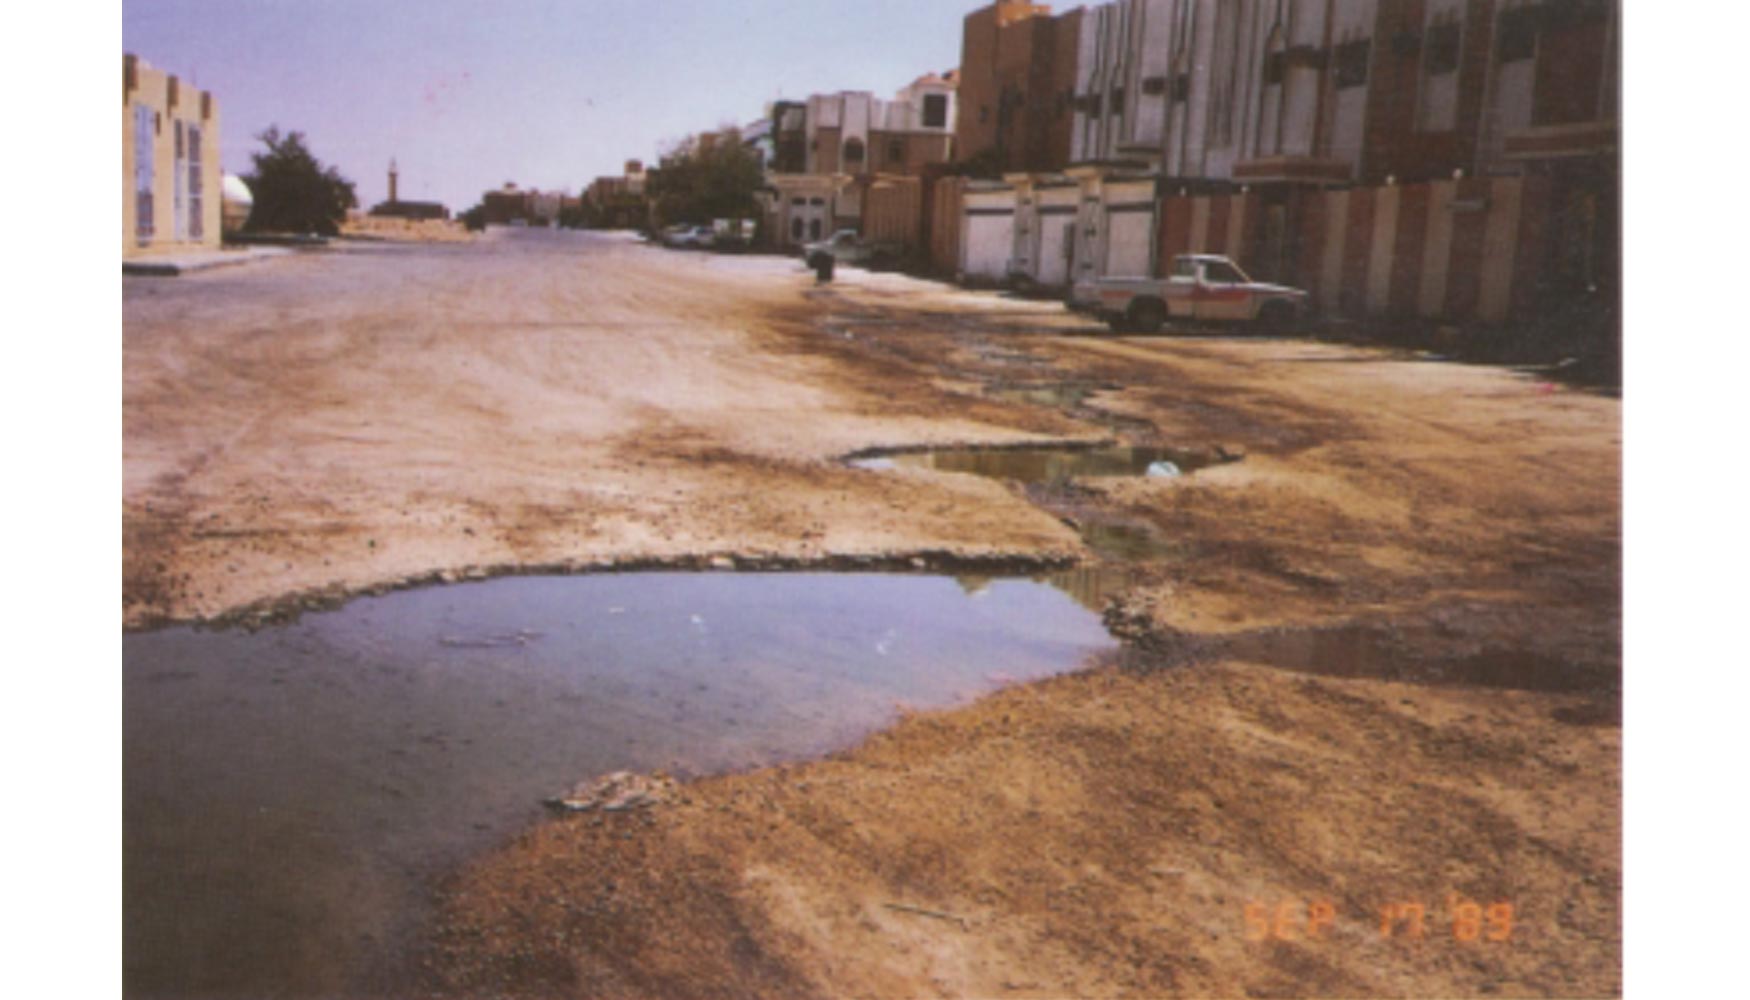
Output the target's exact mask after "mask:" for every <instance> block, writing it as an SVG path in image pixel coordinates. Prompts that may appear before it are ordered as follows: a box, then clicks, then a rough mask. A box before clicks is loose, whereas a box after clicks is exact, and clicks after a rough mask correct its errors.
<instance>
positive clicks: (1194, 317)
mask: <svg viewBox="0 0 1750 1000" xmlns="http://www.w3.org/2000/svg"><path fill="white" fill-rule="evenodd" d="M1310 300H1311V297H1310V296H1309V295H1308V294H1307V293H1306V292H1304V291H1302V290H1300V289H1298V288H1289V287H1288V286H1286V285H1272V284H1269V283H1267V282H1262V281H1253V280H1252V279H1251V277H1249V276H1248V275H1247V274H1246V272H1244V271H1242V270H1240V267H1239V265H1238V264H1235V263H1234V262H1233V261H1231V260H1229V259H1228V258H1226V257H1223V256H1222V255H1220V254H1211V253H1188V254H1181V255H1179V256H1177V257H1174V258H1173V266H1172V267H1171V268H1169V269H1168V272H1167V276H1166V277H1165V278H1095V279H1092V280H1088V281H1078V282H1076V283H1075V287H1074V288H1073V289H1071V291H1070V296H1069V303H1068V305H1069V308H1070V309H1072V310H1074V311H1076V312H1080V313H1087V314H1089V315H1091V316H1097V317H1099V318H1100V319H1103V320H1105V321H1106V323H1107V324H1108V325H1110V326H1111V327H1112V329H1114V330H1117V331H1119V332H1127V333H1153V332H1155V331H1156V330H1159V329H1160V328H1161V326H1162V324H1164V323H1166V322H1167V320H1169V319H1179V320H1190V321H1193V322H1211V321H1222V322H1238V323H1252V324H1255V325H1256V326H1258V327H1259V328H1261V329H1264V330H1268V331H1271V332H1276V333H1281V332H1286V331H1287V330H1289V329H1292V328H1293V327H1294V325H1295V324H1296V323H1298V322H1300V321H1302V320H1304V319H1306V317H1307V315H1308V313H1309V311H1310V306H1309V303H1310Z"/></svg>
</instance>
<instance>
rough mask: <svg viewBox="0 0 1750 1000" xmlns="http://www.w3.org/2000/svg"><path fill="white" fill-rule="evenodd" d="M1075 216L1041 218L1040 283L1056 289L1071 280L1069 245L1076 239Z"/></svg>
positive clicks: (1047, 216) (1043, 216)
mask: <svg viewBox="0 0 1750 1000" xmlns="http://www.w3.org/2000/svg"><path fill="white" fill-rule="evenodd" d="M1075 229H1076V223H1075V216H1073V215H1041V216H1040V218H1039V272H1038V274H1039V279H1038V280H1039V283H1040V284H1041V285H1045V286H1046V287H1048V288H1056V287H1058V286H1059V285H1062V284H1064V283H1065V282H1066V281H1067V280H1068V279H1069V243H1070V240H1071V239H1073V238H1074V237H1075Z"/></svg>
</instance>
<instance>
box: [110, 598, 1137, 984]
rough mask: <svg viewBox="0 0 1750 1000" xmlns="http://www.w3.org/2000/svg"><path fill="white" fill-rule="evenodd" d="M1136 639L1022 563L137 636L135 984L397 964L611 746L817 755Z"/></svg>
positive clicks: (131, 811)
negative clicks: (437, 895) (419, 933)
mask: <svg viewBox="0 0 1750 1000" xmlns="http://www.w3.org/2000/svg"><path fill="white" fill-rule="evenodd" d="M1113 648H1115V643H1114V642H1113V641H1112V639H1111V638H1110V637H1109V636H1108V635H1107V634H1106V633H1105V631H1104V630H1103V629H1102V628H1101V626H1100V623H1099V620H1098V618H1097V616H1095V615H1093V614H1090V613H1089V612H1088V611H1087V610H1085V609H1084V608H1082V607H1079V606H1077V604H1076V603H1075V602H1073V601H1071V600H1070V599H1069V598H1067V597H1066V596H1065V595H1064V594H1063V593H1060V592H1059V591H1057V590H1054V589H1052V588H1051V587H1048V586H1044V585H1042V584H1039V583H1035V582H1030V581H1026V580H1008V579H1003V580H986V581H982V582H980V583H979V584H978V585H977V586H975V587H974V586H964V585H957V582H956V581H955V580H953V579H951V578H947V577H931V576H912V575H882V574H822V573H812V574H809V573H792V574H778V573H773V574H681V573H639V574H617V575H604V576H579V577H557V578H555V577H510V578H504V579H499V580H491V581H485V582H478V583H465V584H456V585H452V586H448V587H438V588H430V589H425V590H414V591H405V592H399V593H395V594H390V595H387V596H383V597H376V598H362V599H359V600H357V601H354V602H352V603H350V604H348V605H347V606H345V607H344V608H341V609H339V610H337V611H333V612H326V613H321V614H311V615H306V616H305V617H304V618H302V619H301V620H299V621H298V622H295V623H292V624H290V625H285V626H280V627H275V628H270V629H264V630H262V631H259V632H255V633H244V632H235V631H226V632H205V631H197V630H194V629H188V628H177V629H167V630H163V631H157V632H150V633H139V634H130V635H125V636H124V637H123V697H124V701H123V715H124V728H123V745H124V749H123V754H124V768H125V771H124V775H125V778H124V788H123V798H124V804H123V860H124V895H123V911H124V912H123V941H124V985H125V987H126V989H127V991H128V992H129V993H130V994H132V995H136V996H144V995H153V994H164V995H182V996H186V995H191V994H203V993H204V994H226V995H268V994H272V995H293V996H307V995H336V994H344V995H355V996H356V995H368V994H370V993H373V992H380V993H395V992H398V991H404V989H405V984H406V982H407V978H406V977H407V976H408V975H410V970H407V969H405V968H400V967H398V965H397V962H396V956H397V955H398V954H399V953H400V951H399V949H400V947H401V946H402V945H404V944H405V943H406V942H407V941H408V940H409V939H410V937H409V936H410V935H411V934H413V933H414V932H415V928H416V924H417V921H418V920H419V918H420V916H421V913H422V910H421V907H422V906H423V902H424V900H425V898H426V896H425V893H426V891H427V887H428V886H429V884H430V881H431V879H433V878H434V877H436V876H437V875H439V874H441V873H442V872H443V871H445V870H447V869H448V868H450V867H451V866H453V865H455V864H456V863H458V862H460V861H461V860H463V859H465V858H466V857H468V856H469V855H470V854H472V853H475V852H478V851H480V850H484V849H486V848H488V847H490V846H491V845H492V844H494V843H497V842H499V841H501V840H502V839H504V838H505V837H507V836H509V835H510V834H512V833H514V832H516V831H517V830H519V829H522V828H524V827H526V825H527V824H528V823H530V822H531V821H533V820H534V819H536V818H537V817H538V816H539V815H540V812H541V810H540V806H539V801H540V800H541V799H542V798H543V797H545V796H548V795H552V794H555V793H557V792H560V791H562V790H564V789H566V788H569V787H571V786H572V785H573V784H574V783H575V782H577V781H579V780H581V779H583V778H587V777H591V776H594V775H597V774H600V773H604V772H608V771H613V770H618V769H630V770H649V769H655V768H661V767H666V768H669V769H672V770H674V771H676V772H678V773H681V774H686V773H705V772H715V771H722V770H726V769H734V768H740V767H750V766H756V765H760V764H765V763H771V762H775V761H782V760H793V759H801V758H807V757H811V756H816V755H819V754H821V753H824V752H827V751H830V750H833V749H836V748H841V747H844V746H847V745H849V744H851V743H853V742H854V741H856V740H857V739H859V738H861V737H862V736H863V735H865V734H867V733H869V732H870V731H872V730H874V729H876V728H878V727H880V726H882V725H883V724H886V723H888V722H890V721H891V720H892V719H893V718H894V715H895V712H896V705H898V704H900V703H903V704H907V705H911V706H917V707H929V706H939V705H946V704H952V703H956V702H958V701H961V700H964V699H968V698H971V697H974V696H976V695H978V694H980V693H982V692H985V691H989V690H991V689H993V688H995V687H996V686H998V685H1000V684H1001V683H1006V682H1009V681H1018V680H1026V679H1030V678H1036V677H1040V676H1045V675H1049V674H1053V673H1059V672H1063V671H1066V670H1071V669H1074V668H1076V667H1078V666H1080V665H1081V664H1082V663H1084V662H1085V661H1086V660H1087V658H1088V657H1090V656H1092V655H1095V654H1098V653H1102V652H1104V651H1108V650H1111V649H1113Z"/></svg>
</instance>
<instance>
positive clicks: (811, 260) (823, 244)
mask: <svg viewBox="0 0 1750 1000" xmlns="http://www.w3.org/2000/svg"><path fill="white" fill-rule="evenodd" d="M901 256H902V249H901V247H900V246H899V245H898V244H896V243H886V242H880V241H865V240H864V239H863V237H862V236H860V235H858V234H857V231H856V230H855V229H841V230H839V231H838V232H836V233H833V234H832V235H831V236H829V237H827V238H826V239H824V240H820V241H818V242H815V243H809V244H806V245H804V246H803V247H802V259H803V260H804V261H806V262H807V263H808V266H809V267H818V266H819V265H820V261H821V259H822V258H823V257H831V258H832V259H833V261H834V262H835V263H838V264H858V265H861V266H863V267H869V268H882V267H892V266H894V265H895V264H898V263H899V260H900V257H901Z"/></svg>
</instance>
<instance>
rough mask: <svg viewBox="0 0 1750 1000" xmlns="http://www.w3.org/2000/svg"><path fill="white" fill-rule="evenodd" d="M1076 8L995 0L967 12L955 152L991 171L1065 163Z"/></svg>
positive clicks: (1077, 28)
mask: <svg viewBox="0 0 1750 1000" xmlns="http://www.w3.org/2000/svg"><path fill="white" fill-rule="evenodd" d="M1081 23H1082V11H1081V9H1080V8H1077V9H1076V10H1073V11H1070V12H1069V13H1067V14H1063V15H1061V16H1057V17H1053V16H1052V14H1051V8H1050V7H1048V6H1046V5H1044V4H1035V3H1026V2H1022V0H997V2H996V3H993V4H991V5H990V6H988V7H981V8H979V9H978V10H975V11H973V12H972V13H970V14H968V15H966V19H965V21H964V24H963V28H962V33H961V45H960V114H959V116H958V122H957V124H956V127H955V139H954V145H955V156H956V158H957V159H959V160H960V161H962V162H964V163H971V164H977V165H979V166H981V167H986V168H988V169H989V171H990V172H991V173H992V174H1002V173H1007V172H1010V171H1017V170H1027V171H1050V170H1061V169H1062V168H1063V167H1065V166H1067V165H1068V164H1069V162H1070V123H1071V114H1070V103H1071V100H1072V99H1073V97H1074V90H1075V70H1076V53H1077V46H1078V42H1079V37H1080V36H1079V32H1080V27H1081Z"/></svg>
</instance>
